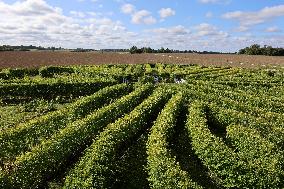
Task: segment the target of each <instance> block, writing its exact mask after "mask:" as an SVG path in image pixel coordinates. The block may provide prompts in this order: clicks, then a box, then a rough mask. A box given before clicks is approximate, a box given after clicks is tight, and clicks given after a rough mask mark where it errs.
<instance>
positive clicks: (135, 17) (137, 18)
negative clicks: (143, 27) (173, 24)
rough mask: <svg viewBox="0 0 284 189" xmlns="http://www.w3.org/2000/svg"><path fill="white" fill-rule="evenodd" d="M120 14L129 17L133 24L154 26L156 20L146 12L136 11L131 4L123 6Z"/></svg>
mask: <svg viewBox="0 0 284 189" xmlns="http://www.w3.org/2000/svg"><path fill="white" fill-rule="evenodd" d="M120 10H121V12H123V13H124V14H129V15H131V22H132V23H133V24H148V25H150V24H155V23H156V22H157V20H156V19H155V18H154V17H153V16H152V15H151V14H152V13H151V12H149V11H147V10H139V11H137V10H136V8H135V6H134V5H132V4H124V5H122V7H121V9H120Z"/></svg>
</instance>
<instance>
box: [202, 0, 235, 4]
mask: <svg viewBox="0 0 284 189" xmlns="http://www.w3.org/2000/svg"><path fill="white" fill-rule="evenodd" d="M198 2H199V3H203V4H229V3H230V2H231V0H198Z"/></svg>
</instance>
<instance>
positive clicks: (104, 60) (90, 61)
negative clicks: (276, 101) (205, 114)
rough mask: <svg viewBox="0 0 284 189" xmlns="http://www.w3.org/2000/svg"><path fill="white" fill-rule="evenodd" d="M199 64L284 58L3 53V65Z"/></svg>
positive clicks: (255, 63) (280, 63) (261, 63)
mask: <svg viewBox="0 0 284 189" xmlns="http://www.w3.org/2000/svg"><path fill="white" fill-rule="evenodd" d="M144 63H169V64H199V65H205V66H209V65H214V66H231V67H249V68H257V67H262V68H263V67H264V68H265V67H284V57H269V56H251V55H218V54H216V55H215V54H213V55H208V54H207V55H203V54H176V53H173V54H133V55H132V54H127V53H100V52H66V51H63V52H62V51H61V52H49V51H44V52H0V68H22V67H41V66H47V65H96V64H144Z"/></svg>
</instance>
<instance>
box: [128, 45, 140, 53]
mask: <svg viewBox="0 0 284 189" xmlns="http://www.w3.org/2000/svg"><path fill="white" fill-rule="evenodd" d="M129 52H130V53H131V54H135V53H137V52H138V48H137V47H136V46H132V47H131V48H130V50H129Z"/></svg>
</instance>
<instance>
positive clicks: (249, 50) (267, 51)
mask: <svg viewBox="0 0 284 189" xmlns="http://www.w3.org/2000/svg"><path fill="white" fill-rule="evenodd" d="M239 54H248V55H266V56H284V49H283V48H273V47H272V46H267V45H264V46H263V47H260V45H258V44H253V45H251V46H250V47H246V48H244V49H240V50H239Z"/></svg>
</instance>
